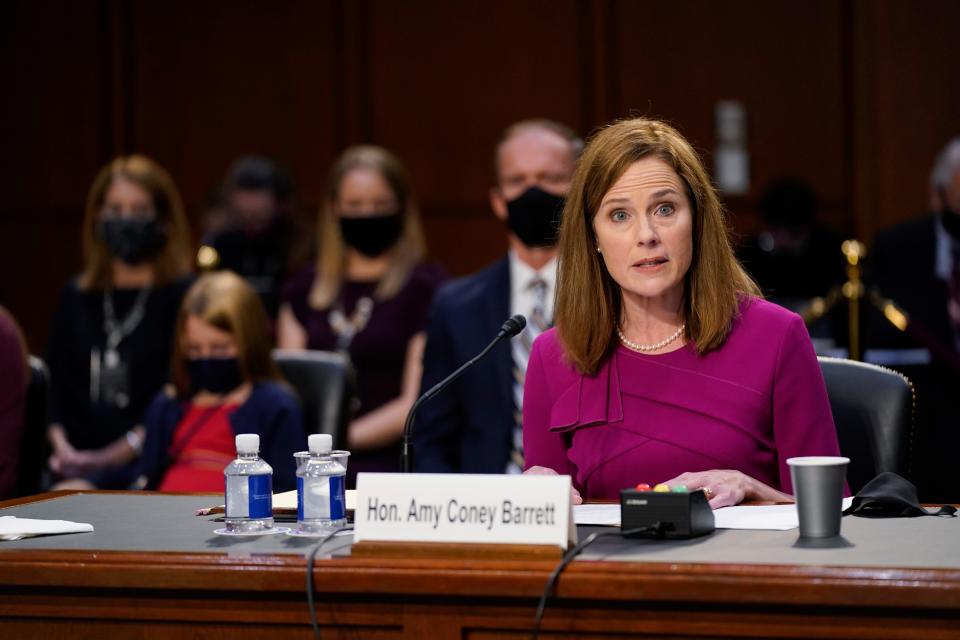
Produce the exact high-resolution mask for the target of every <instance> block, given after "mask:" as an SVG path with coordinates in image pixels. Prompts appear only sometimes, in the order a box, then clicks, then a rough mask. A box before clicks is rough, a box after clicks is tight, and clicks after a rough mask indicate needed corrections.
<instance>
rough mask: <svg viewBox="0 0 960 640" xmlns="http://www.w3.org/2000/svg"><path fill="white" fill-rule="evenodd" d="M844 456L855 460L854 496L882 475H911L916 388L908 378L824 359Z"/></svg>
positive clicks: (850, 362)
mask: <svg viewBox="0 0 960 640" xmlns="http://www.w3.org/2000/svg"><path fill="white" fill-rule="evenodd" d="M817 359H818V360H819V361H820V369H821V370H822V371H823V379H824V381H825V382H826V385H827V395H828V396H829V397H830V408H831V409H832V410H833V421H834V423H835V424H836V427H837V438H838V440H839V441H840V453H841V454H842V455H844V456H846V457H848V458H850V466H849V467H848V468H847V483H848V484H849V485H850V490H851V491H852V492H853V493H856V492H857V491H859V490H860V489H861V488H862V487H863V485H865V484H866V483H867V482H869V481H870V480H872V479H873V478H874V476H876V475H877V474H878V473H880V472H881V471H893V472H894V473H897V474H899V475H901V476H903V477H905V478H909V476H910V456H911V451H910V448H911V444H912V438H913V410H914V391H913V384H911V382H910V380H909V379H908V378H907V377H906V376H904V375H903V374H900V373H897V372H896V371H892V370H890V369H885V368H883V367H879V366H877V365H873V364H867V363H865V362H857V361H855V360H845V359H841V358H827V357H823V356H821V357H819V358H817Z"/></svg>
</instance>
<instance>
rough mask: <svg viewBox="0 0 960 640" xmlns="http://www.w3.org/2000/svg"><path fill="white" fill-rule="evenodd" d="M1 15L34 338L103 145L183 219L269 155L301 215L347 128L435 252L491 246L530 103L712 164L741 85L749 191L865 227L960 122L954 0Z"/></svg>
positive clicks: (902, 211) (177, 8) (28, 321)
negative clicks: (156, 175)
mask: <svg viewBox="0 0 960 640" xmlns="http://www.w3.org/2000/svg"><path fill="white" fill-rule="evenodd" d="M5 6H6V16H5V19H4V20H3V21H2V22H0V38H2V39H0V46H2V51H3V56H2V58H0V72H2V76H0V77H2V78H3V85H4V89H5V90H4V91H3V93H4V96H5V97H4V99H3V100H2V101H0V114H2V116H3V117H2V118H0V127H2V129H0V133H2V138H0V139H2V141H3V142H2V144H3V150H4V153H3V154H0V166H2V175H3V177H4V184H5V185H6V191H7V193H8V196H7V197H6V198H4V199H3V200H2V201H0V304H4V305H6V306H8V307H9V308H10V309H11V310H12V311H13V313H14V314H15V315H16V316H17V317H18V318H19V319H20V321H21V323H22V324H23V325H24V328H25V331H26V334H27V336H28V339H29V341H30V345H31V348H32V349H33V350H34V351H42V349H43V348H44V345H45V340H46V332H47V324H48V322H49V317H50V315H51V313H52V309H53V305H54V304H55V301H56V296H57V292H58V290H59V288H60V287H61V286H62V284H63V283H64V282H65V281H66V279H67V278H68V277H69V276H70V275H71V274H72V273H75V272H76V271H77V269H78V267H79V240H78V229H79V221H80V217H81V215H82V207H83V201H84V198H85V196H86V190H87V188H88V186H89V182H90V180H91V179H92V177H93V175H94V174H95V173H96V171H97V169H98V168H99V167H100V166H101V165H102V164H103V163H105V162H107V161H108V160H109V159H110V158H111V157H113V156H114V155H116V154H119V153H129V152H132V151H139V152H142V153H146V154H147V155H150V156H152V157H154V158H155V159H156V160H158V161H159V162H160V163H161V164H163V165H164V166H166V167H167V169H168V170H170V172H171V173H172V174H173V176H174V178H175V179H176V180H177V182H178V184H179V185H180V188H181V190H182V192H183V195H184V199H185V201H186V203H187V206H188V209H189V213H190V215H191V219H192V220H193V221H194V224H195V225H199V218H200V214H201V212H202V209H203V206H204V203H205V201H206V198H207V197H208V195H209V193H210V191H211V189H212V188H214V187H215V185H216V184H217V182H218V181H219V180H220V179H221V177H222V176H223V174H224V172H225V171H226V169H227V167H228V165H229V163H230V162H231V160H232V159H233V158H235V157H236V156H238V155H240V154H243V153H248V152H261V153H267V154H270V155H273V156H275V157H277V158H278V159H279V160H280V161H281V162H283V163H284V164H285V165H286V166H288V167H289V168H290V169H291V171H292V172H293V174H294V177H295V179H296V181H297V184H298V186H299V189H300V201H301V204H302V209H303V212H304V215H306V216H307V217H310V216H312V215H313V212H314V211H315V210H316V207H317V205H318V202H319V197H320V193H321V190H322V187H323V182H324V176H325V174H326V170H327V168H328V166H329V164H330V162H331V161H332V160H333V158H334V157H336V155H337V154H338V153H339V152H340V151H341V150H342V149H343V148H344V147H345V146H347V145H349V144H354V143H359V142H373V143H377V144H382V145H385V146H387V147H389V148H391V149H393V150H394V151H395V152H396V153H397V154H398V155H399V156H400V157H401V158H402V159H403V160H404V161H405V162H406V163H407V165H408V168H409V169H410V171H411V173H412V175H413V177H414V181H415V184H416V187H417V190H418V194H419V198H420V201H421V205H422V208H423V210H424V215H425V217H426V228H427V233H428V239H429V242H430V250H431V254H432V256H433V258H434V259H436V260H439V261H441V262H444V263H446V264H447V265H448V266H449V268H450V269H451V270H452V271H453V272H455V273H458V274H461V273H467V272H469V271H472V270H474V269H476V268H478V267H479V266H481V265H482V264H484V263H486V262H488V261H489V260H491V259H493V258H495V257H496V256H497V255H498V254H500V253H501V252H502V251H503V249H504V247H505V242H504V238H503V229H502V227H501V226H500V224H499V223H497V222H496V221H495V220H494V218H493V216H492V215H491V214H490V213H489V208H488V204H487V202H488V201H487V197H488V190H489V187H490V185H491V181H492V147H493V145H494V143H495V141H496V139H497V137H498V136H499V134H500V132H501V131H502V129H503V128H504V127H505V126H506V125H507V124H509V123H510V122H512V121H515V120H517V119H520V118H526V117H532V116H546V117H551V118H555V119H558V120H561V121H564V122H566V123H568V124H570V125H571V126H572V127H574V128H575V129H577V130H578V131H580V132H581V133H583V134H584V135H586V134H588V133H589V132H590V131H591V130H593V129H594V128H595V127H597V126H598V125H600V124H602V123H604V122H607V121H609V120H610V119H613V118H615V117H622V116H626V115H630V114H634V113H636V114H645V115H652V116H658V117H664V118H667V119H669V120H670V121H672V122H674V123H675V124H676V125H677V126H678V127H679V128H680V129H681V130H682V131H683V132H684V133H685V134H686V135H687V136H689V137H690V139H691V140H692V141H693V142H694V144H695V145H696V146H697V147H698V149H700V150H701V151H702V152H703V154H704V156H705V159H706V160H707V162H708V164H711V163H712V149H713V147H714V144H715V131H714V116H713V109H714V105H715V103H716V102H717V101H718V100H724V99H734V100H739V101H740V102H742V103H743V104H744V105H745V107H746V110H747V116H748V122H749V128H748V132H749V152H750V159H751V173H752V183H751V184H752V186H751V191H750V193H748V194H747V195H745V196H739V197H736V198H728V199H727V205H728V207H729V208H730V210H731V214H732V216H731V219H732V222H733V224H734V227H735V229H736V230H737V231H738V232H739V233H740V234H746V233H749V232H750V231H751V230H752V229H753V228H755V226H756V214H755V201H756V197H757V195H758V193H759V190H760V188H761V187H762V185H763V184H764V183H765V182H766V181H767V180H768V179H770V178H772V177H775V176H778V175H781V174H787V173H789V174H793V175H799V176H802V177H804V178H806V179H807V180H809V181H810V182H811V184H812V185H813V186H814V187H815V188H816V190H817V191H818V192H819V194H820V195H821V197H822V200H823V205H824V206H823V209H824V210H823V216H824V219H825V220H826V221H827V222H829V223H830V224H832V225H833V226H835V227H836V228H838V229H839V230H841V231H842V232H843V233H846V234H849V235H852V236H853V235H855V236H857V237H859V238H861V239H863V240H869V239H870V238H871V237H872V236H873V234H874V233H875V232H876V230H878V229H879V228H882V227H884V226H887V225H889V224H892V223H894V222H897V221H899V220H903V219H905V218H908V217H910V216H912V215H916V214H919V213H921V212H922V211H923V210H924V208H925V206H926V177H927V172H928V171H929V167H930V163H931V161H932V159H933V156H934V154H935V153H936V151H937V150H938V149H939V147H940V146H942V144H943V143H944V142H945V141H946V140H947V139H948V138H949V137H950V136H953V135H958V134H960V120H958V116H960V82H958V81H957V80H958V78H960V59H958V58H957V56H956V55H955V54H954V51H955V47H956V45H955V43H954V39H955V34H956V33H958V32H960V4H958V3H956V2H954V1H953V0H930V1H928V2H924V3H915V2H909V1H907V0H896V1H894V0H887V1H883V0H878V1H876V2H874V1H870V0H843V1H835V0H808V1H805V2H792V1H775V2H763V3H759V2H735V3H731V2H728V3H715V2H709V1H707V0H690V1H688V2H684V3H672V4H671V3H668V4H663V3H651V2H638V1H635V0H594V1H587V0H520V1H516V0H485V1H479V0H470V1H465V2H457V3H450V2H443V1H441V0H405V1H402V2H401V1H399V0H290V1H287V2H283V3H268V2H252V1H234V2H199V3H198V2H188V1H186V0H170V1H167V2H158V1H156V2H155V1H146V0H144V1H139V2H135V1H133V0H89V1H87V2H72V1H70V0H36V1H30V0H17V1H14V2H11V3H8V4H7V5H5Z"/></svg>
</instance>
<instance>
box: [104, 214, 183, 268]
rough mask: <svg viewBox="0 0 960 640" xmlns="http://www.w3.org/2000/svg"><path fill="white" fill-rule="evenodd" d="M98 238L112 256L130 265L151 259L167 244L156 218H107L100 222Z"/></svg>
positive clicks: (164, 234)
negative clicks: (101, 239)
mask: <svg viewBox="0 0 960 640" xmlns="http://www.w3.org/2000/svg"><path fill="white" fill-rule="evenodd" d="M100 237H101V238H103V241H104V243H105V244H106V245H107V250H108V251H109V252H110V254H111V255H112V256H114V257H116V258H120V259H121V260H123V261H124V262H126V263H127V264H131V265H133V264H140V263H141V262H145V261H147V260H149V259H150V258H153V257H154V256H156V255H157V254H158V253H160V250H161V249H163V245H164V244H166V242H167V235H166V233H165V232H164V229H163V226H162V225H161V224H160V221H158V220H157V219H156V218H151V219H149V220H142V219H137V218H107V219H105V220H102V221H101V222H100Z"/></svg>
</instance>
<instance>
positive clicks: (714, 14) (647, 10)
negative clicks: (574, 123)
mask: <svg viewBox="0 0 960 640" xmlns="http://www.w3.org/2000/svg"><path fill="white" fill-rule="evenodd" d="M616 13H617V19H616V20H615V24H616V28H617V29H618V31H617V39H618V41H619V48H620V55H619V59H618V61H617V63H618V71H619V75H618V81H619V82H620V83H621V87H620V90H619V93H620V96H621V100H620V103H619V105H618V107H619V114H618V115H620V116H626V115H630V113H631V112H633V113H638V114H642V115H649V116H654V117H662V118H666V119H667V120H669V121H671V122H673V123H675V124H676V125H677V126H678V127H679V129H680V130H681V131H682V132H683V133H684V134H685V135H686V136H687V137H688V138H689V139H690V140H691V142H693V143H694V144H695V146H696V147H697V148H698V150H700V151H701V153H702V154H703V156H704V159H705V161H706V162H707V163H708V166H710V165H711V163H712V152H713V148H714V145H715V127H714V105H715V103H716V102H717V101H719V100H738V101H740V102H741V103H743V105H744V106H745V108H746V112H747V120H748V150H749V152H750V172H751V176H750V180H751V190H750V194H749V195H748V197H746V198H737V199H730V200H728V205H729V206H730V208H731V210H732V211H733V213H734V214H738V215H739V216H752V215H753V214H754V199H755V198H756V196H757V195H758V194H759V192H760V190H761V189H762V187H763V185H764V184H765V183H766V182H767V181H768V180H770V179H771V178H774V177H777V176H779V175H783V174H790V175H796V176H798V177H802V178H804V179H806V180H807V181H809V182H810V183H811V185H812V186H813V187H814V189H815V190H816V191H817V192H818V193H819V195H820V196H821V197H822V198H823V199H824V200H825V201H827V202H828V203H830V202H833V201H839V202H840V203H842V202H843V200H844V198H845V196H846V195H847V189H846V181H845V169H846V167H845V164H844V102H843V99H844V91H843V80H844V76H843V71H844V68H843V55H842V54H843V49H842V47H843V42H842V36H843V34H842V31H841V26H842V21H841V4H840V3H837V2H834V1H833V0H817V1H812V2H803V3H791V2H760V3H715V2H708V1H705V0H697V1H693V2H684V3H672V4H662V3H661V4H657V3H638V2H629V1H621V2H618V3H617V5H616ZM824 214H825V215H824V217H825V219H826V220H827V221H828V222H830V223H832V224H833V225H834V226H836V227H837V228H839V229H846V228H848V227H850V226H852V225H850V221H849V220H848V219H847V217H846V211H845V210H844V207H843V206H842V204H841V206H840V207H839V208H832V210H827V211H825V212H824ZM738 215H735V216H734V221H735V223H736V224H737V226H738V228H739V229H740V230H747V229H749V226H750V225H751V224H752V221H751V220H750V219H749V217H748V218H747V219H742V218H741V219H738Z"/></svg>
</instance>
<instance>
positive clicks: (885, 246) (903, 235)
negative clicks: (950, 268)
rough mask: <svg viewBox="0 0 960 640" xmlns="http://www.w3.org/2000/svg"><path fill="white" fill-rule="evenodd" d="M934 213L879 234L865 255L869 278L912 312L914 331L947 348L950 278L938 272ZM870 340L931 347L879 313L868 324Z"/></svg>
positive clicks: (882, 344) (887, 344) (950, 338)
mask: <svg viewBox="0 0 960 640" xmlns="http://www.w3.org/2000/svg"><path fill="white" fill-rule="evenodd" d="M934 222H935V218H934V216H932V215H928V216H925V217H923V218H919V219H916V220H910V221H908V222H904V223H902V224H898V225H896V226H895V227H892V228H890V229H887V230H885V231H881V232H880V233H878V234H877V237H876V239H875V240H874V243H873V248H872V250H871V252H870V253H869V254H868V255H867V260H868V263H867V267H868V269H867V278H868V281H869V284H870V285H871V286H875V287H876V288H877V289H878V290H879V292H880V294H881V295H882V296H884V297H885V298H890V299H892V300H893V301H894V302H896V303H897V305H899V306H900V307H901V308H903V309H904V310H905V311H906V312H907V313H909V314H910V320H911V322H912V323H915V325H916V326H915V327H914V329H915V330H919V331H921V332H922V333H923V334H925V335H928V336H929V337H931V338H933V339H934V340H936V341H937V342H938V343H940V344H942V345H944V346H945V347H948V348H949V347H950V346H951V345H952V343H953V336H952V330H951V328H950V318H949V316H948V315H947V283H946V282H944V281H943V280H941V279H939V278H937V276H936V275H935V274H934V266H935V261H936V253H937V251H936V249H937V238H936V230H935V227H934ZM870 333H871V342H870V343H871V345H873V346H877V347H894V348H909V347H917V346H928V345H926V344H924V342H925V341H924V340H923V339H922V338H920V337H918V336H911V335H904V334H902V333H900V332H899V331H897V330H896V329H894V328H893V327H891V326H890V325H889V324H887V323H885V322H883V321H882V319H881V318H879V314H876V315H874V316H873V317H872V321H871V323H870Z"/></svg>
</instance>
